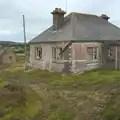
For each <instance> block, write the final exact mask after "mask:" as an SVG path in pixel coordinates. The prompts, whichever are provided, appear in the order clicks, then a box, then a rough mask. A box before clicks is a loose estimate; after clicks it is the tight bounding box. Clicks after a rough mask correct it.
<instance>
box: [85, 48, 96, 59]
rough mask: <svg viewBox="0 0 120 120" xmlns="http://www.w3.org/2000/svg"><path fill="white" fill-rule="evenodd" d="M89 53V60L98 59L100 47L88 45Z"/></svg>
mask: <svg viewBox="0 0 120 120" xmlns="http://www.w3.org/2000/svg"><path fill="white" fill-rule="evenodd" d="M87 53H88V58H89V60H96V59H98V48H97V47H87Z"/></svg>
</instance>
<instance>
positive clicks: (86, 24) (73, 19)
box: [30, 12, 120, 43]
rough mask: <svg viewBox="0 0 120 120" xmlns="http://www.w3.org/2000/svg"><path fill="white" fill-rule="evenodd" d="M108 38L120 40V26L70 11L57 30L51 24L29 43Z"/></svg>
mask: <svg viewBox="0 0 120 120" xmlns="http://www.w3.org/2000/svg"><path fill="white" fill-rule="evenodd" d="M108 40H120V28H118V27H117V26H115V25H113V24H112V23H110V22H108V21H107V20H104V19H102V18H100V17H99V16H96V15H90V14H81V13H74V12H72V13H70V14H69V15H68V16H66V17H65V20H64V24H63V26H62V27H61V28H60V29H59V30H57V31H54V30H53V26H51V27H50V28H48V29H47V30H45V31H44V32H43V33H41V34H40V35H38V36H37V37H35V38H33V39H32V40H31V41H30V43H39V42H57V41H108Z"/></svg>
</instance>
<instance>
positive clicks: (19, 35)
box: [0, 0, 120, 41]
mask: <svg viewBox="0 0 120 120" xmlns="http://www.w3.org/2000/svg"><path fill="white" fill-rule="evenodd" d="M67 1H68V4H67V12H68V14H69V13H70V12H81V13H90V14H96V15H99V16H100V15H101V14H102V13H105V14H107V15H108V16H110V18H111V19H110V21H111V22H112V23H114V24H115V25H118V26H120V15H119V12H118V11H119V10H120V8H119V4H120V1H119V0H114V2H111V1H108V0H84V1H83V0H67ZM55 7H60V8H62V9H64V10H65V9H66V0H61V1H56V0H50V1H49V0H44V1H43V0H1V1H0V40H14V41H23V25H22V15H23V14H24V15H25V18H26V33H27V39H28V40H30V39H32V38H33V37H35V36H36V35H38V34H39V33H41V32H42V31H43V30H45V29H46V28H48V27H49V26H50V25H51V24H52V15H51V14H50V12H51V11H52V10H53V9H54V8H55ZM116 8H117V9H116Z"/></svg>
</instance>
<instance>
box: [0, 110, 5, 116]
mask: <svg viewBox="0 0 120 120" xmlns="http://www.w3.org/2000/svg"><path fill="white" fill-rule="evenodd" d="M4 115H5V113H4V111H3V110H1V109H0V118H1V117H4Z"/></svg>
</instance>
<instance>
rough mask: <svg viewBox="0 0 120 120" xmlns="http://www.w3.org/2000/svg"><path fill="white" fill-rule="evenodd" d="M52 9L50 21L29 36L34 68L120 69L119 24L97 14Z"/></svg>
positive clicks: (67, 70) (62, 69) (58, 70)
mask: <svg viewBox="0 0 120 120" xmlns="http://www.w3.org/2000/svg"><path fill="white" fill-rule="evenodd" d="M65 14H66V12H65V11H63V10H61V9H60V8H56V9H55V10H53V12H52V15H53V25H52V26H51V27H49V28H48V29H46V30H45V31H44V32H43V33H41V34H40V35H38V36H36V37H35V38H33V39H32V40H31V41H30V42H29V43H30V61H31V65H32V67H34V68H40V69H44V70H49V71H57V72H72V73H81V72H84V71H86V70H91V69H95V68H105V69H120V59H119V58H120V28H118V27H117V26H115V25H113V24H112V23H110V22H109V18H110V17H108V16H107V15H105V14H102V15H101V16H96V15H90V14H82V13H76V12H72V13H70V14H69V15H67V16H66V17H64V15H65Z"/></svg>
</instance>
